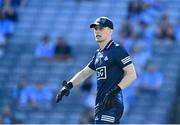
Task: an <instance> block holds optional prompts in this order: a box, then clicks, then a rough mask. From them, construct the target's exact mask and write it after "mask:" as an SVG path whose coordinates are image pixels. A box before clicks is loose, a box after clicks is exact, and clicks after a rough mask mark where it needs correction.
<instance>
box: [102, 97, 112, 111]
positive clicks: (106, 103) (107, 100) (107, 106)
mask: <svg viewBox="0 0 180 125" xmlns="http://www.w3.org/2000/svg"><path fill="white" fill-rule="evenodd" d="M111 103H112V99H111V98H110V97H109V96H106V98H105V101H104V108H105V109H107V110H108V109H110V108H111V107H112V104H111Z"/></svg>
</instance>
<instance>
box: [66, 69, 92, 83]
mask: <svg viewBox="0 0 180 125" xmlns="http://www.w3.org/2000/svg"><path fill="white" fill-rule="evenodd" d="M87 68H88V67H85V68H84V69H82V70H81V71H80V72H78V73H77V74H76V75H75V76H74V77H73V78H72V79H71V80H69V82H72V83H73V85H78V84H80V83H81V82H83V81H84V80H86V79H87V78H88V77H89V76H91V75H92V74H93V71H90V70H87Z"/></svg>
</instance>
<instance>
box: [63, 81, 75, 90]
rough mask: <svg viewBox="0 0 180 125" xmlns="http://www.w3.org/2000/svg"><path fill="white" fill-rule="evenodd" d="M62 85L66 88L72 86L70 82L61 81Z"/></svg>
mask: <svg viewBox="0 0 180 125" xmlns="http://www.w3.org/2000/svg"><path fill="white" fill-rule="evenodd" d="M63 86H65V87H66V88H67V89H72V88H73V84H72V82H67V81H63Z"/></svg>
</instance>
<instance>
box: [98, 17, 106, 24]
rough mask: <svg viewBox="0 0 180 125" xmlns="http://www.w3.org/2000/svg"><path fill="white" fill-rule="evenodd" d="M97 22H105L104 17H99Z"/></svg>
mask: <svg viewBox="0 0 180 125" xmlns="http://www.w3.org/2000/svg"><path fill="white" fill-rule="evenodd" d="M98 22H100V23H105V22H106V19H104V18H100V19H99V21H98Z"/></svg>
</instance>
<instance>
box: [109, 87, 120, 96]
mask: <svg viewBox="0 0 180 125" xmlns="http://www.w3.org/2000/svg"><path fill="white" fill-rule="evenodd" d="M111 91H112V92H113V93H114V94H117V93H119V92H120V91H121V88H120V87H119V86H116V87H115V88H113V89H112V90H111Z"/></svg>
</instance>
